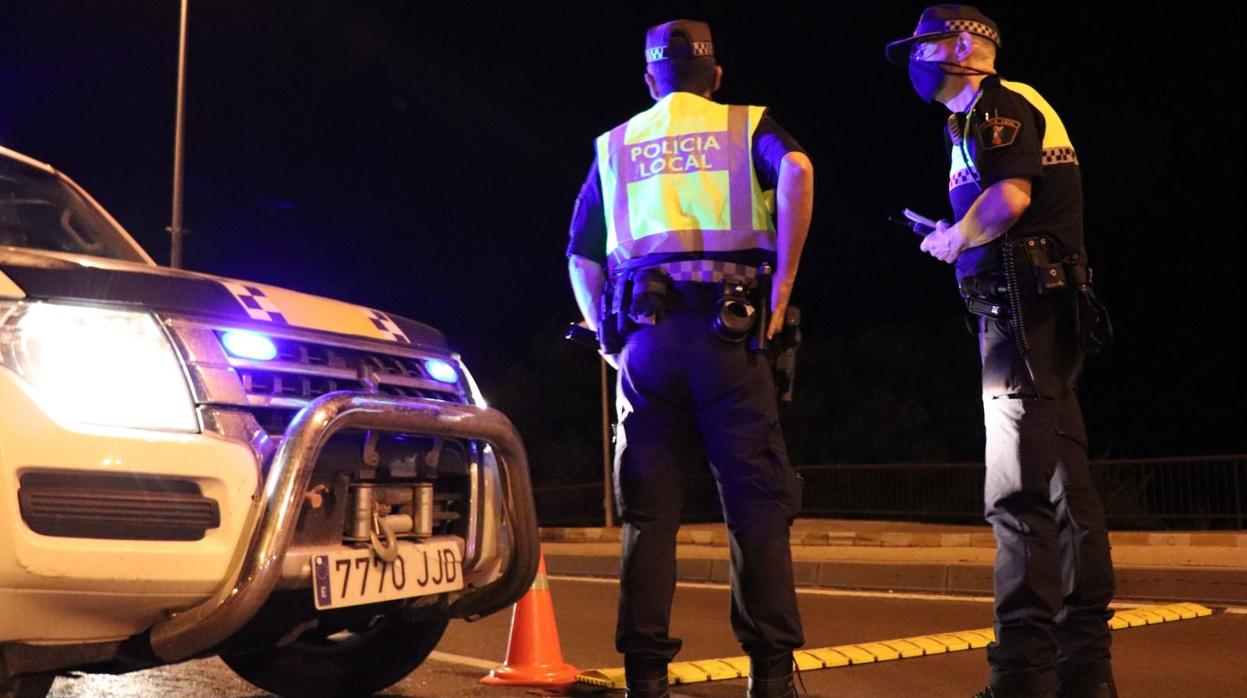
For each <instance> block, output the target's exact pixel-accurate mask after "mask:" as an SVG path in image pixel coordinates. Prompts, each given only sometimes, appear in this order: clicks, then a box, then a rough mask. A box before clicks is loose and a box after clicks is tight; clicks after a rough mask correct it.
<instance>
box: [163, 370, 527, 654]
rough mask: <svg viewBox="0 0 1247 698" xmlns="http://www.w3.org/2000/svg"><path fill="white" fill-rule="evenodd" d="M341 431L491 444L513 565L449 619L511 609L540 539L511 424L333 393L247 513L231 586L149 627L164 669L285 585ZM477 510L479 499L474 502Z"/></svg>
mask: <svg viewBox="0 0 1247 698" xmlns="http://www.w3.org/2000/svg"><path fill="white" fill-rule="evenodd" d="M343 429H371V430H375V431H388V432H401V433H412V434H422V435H427V436H444V437H450V438H461V439H477V440H481V441H485V442H487V443H489V444H491V445H492V446H493V448H494V451H495V455H496V456H497V459H498V462H499V465H500V473H499V475H500V477H501V478H502V480H503V487H502V489H503V496H504V498H505V499H504V502H505V506H506V515H507V516H508V517H509V518H510V523H511V531H512V533H513V535H514V538H515V539H514V545H513V547H512V553H511V556H512V559H511V564H510V565H509V566H508V569H507V571H506V572H505V573H504V574H503V577H502V578H501V579H499V580H498V581H497V582H495V583H494V584H491V585H489V586H487V587H485V588H484V589H482V590H480V591H478V592H476V593H474V594H472V595H470V596H467V597H464V598H462V599H460V600H459V601H458V602H456V604H455V605H454V606H453V607H452V609H451V610H452V612H453V613H454V614H455V615H457V616H461V617H469V618H474V617H479V616H481V615H485V614H487V613H492V612H493V611H496V610H500V609H501V608H505V607H506V606H508V605H510V604H511V603H514V602H515V601H516V600H517V599H519V598H520V596H522V595H523V594H524V592H525V591H526V590H527V589H528V587H529V586H530V585H531V584H532V581H533V579H534V577H536V575H537V558H538V555H539V548H538V546H539V542H538V533H537V517H536V511H535V508H534V505H533V494H532V485H531V482H530V480H529V475H528V458H527V456H526V455H525V453H524V445H523V443H522V442H521V440H520V436H519V434H518V433H517V432H516V430H515V427H514V426H513V425H512V424H511V421H510V420H509V419H507V417H506V416H505V415H504V414H502V413H501V412H499V411H497V410H494V409H490V408H485V407H476V406H473V405H460V404H455V403H447V402H439V401H436V400H427V399H422V398H395V397H387V396H383V395H375V394H370V393H355V392H334V393H329V394H326V395H322V396H321V397H319V398H317V399H315V400H313V401H312V402H311V403H309V404H308V406H307V407H305V408H303V409H302V410H300V411H299V413H298V414H297V415H295V417H294V420H293V421H292V422H291V423H290V426H289V428H287V429H286V433H285V437H284V438H283V439H282V443H281V447H280V448H279V449H278V451H277V454H276V455H275V456H274V457H273V459H272V462H271V464H270V465H269V468H268V475H267V477H266V478H265V481H264V487H263V490H262V492H261V493H259V496H258V497H257V498H256V500H255V502H254V504H253V506H252V508H251V512H250V514H249V515H248V518H247V523H246V529H247V530H249V531H250V535H249V536H244V538H243V540H245V541H246V545H243V544H241V542H240V544H239V545H238V546H237V548H236V549H235V552H234V556H233V558H232V559H231V560H230V564H229V569H228V571H227V575H226V580H227V581H226V583H225V584H223V585H222V586H221V588H220V589H219V590H218V591H217V592H216V593H215V594H214V595H213V596H212V598H210V599H208V600H207V601H204V602H203V603H201V604H199V605H198V606H194V607H192V608H189V609H187V610H186V611H183V612H181V613H178V614H176V615H174V616H172V617H170V618H168V619H166V620H163V621H161V622H159V623H157V624H156V625H155V626H154V627H152V629H151V631H150V633H149V637H150V643H151V649H152V652H153V653H155V655H156V656H157V657H159V658H160V659H162V660H164V661H166V662H176V661H181V660H183V659H187V658H189V657H192V656H194V655H196V654H198V653H200V652H203V651H204V650H207V649H209V648H211V647H214V646H216V645H217V644H219V643H221V642H222V641H224V640H225V639H227V638H229V637H230V636H231V635H233V634H234V633H236V632H238V630H239V629H240V628H242V627H243V626H244V625H246V623H247V622H248V621H250V620H251V618H252V617H253V616H255V614H256V612H257V611H258V610H259V609H260V607H261V606H262V605H263V604H264V602H265V601H266V600H267V599H268V597H269V595H270V594H271V593H272V591H273V589H274V588H275V587H276V586H277V583H278V581H279V580H280V578H281V569H282V559H283V558H284V557H285V554H286V550H287V549H288V548H289V547H290V542H291V540H292V539H293V537H294V529H295V523H296V521H297V520H298V517H299V511H300V508H301V507H302V505H303V493H304V492H306V491H307V488H308V484H309V482H310V480H311V476H312V471H313V470H314V469H315V467H316V461H317V459H318V458H319V456H320V451H321V448H322V447H323V446H324V444H325V442H326V441H328V439H329V438H330V437H331V436H333V435H334V434H335V433H337V432H339V431H341V430H343ZM473 504H474V505H475V502H474V503H473Z"/></svg>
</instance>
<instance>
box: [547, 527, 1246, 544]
mask: <svg viewBox="0 0 1247 698" xmlns="http://www.w3.org/2000/svg"><path fill="white" fill-rule="evenodd" d="M620 533H621V531H620V529H618V528H558V527H555V528H542V529H541V540H542V541H544V542H547V543H553V542H557V543H617V542H619V540H620ZM789 542H790V543H791V544H792V545H810V546H866V547H884V548H887V547H896V548H994V547H996V539H995V537H994V536H993V535H992V533H991V532H990V531H987V532H983V533H905V532H887V533H882V532H881V533H861V532H855V531H827V532H825V533H793V534H792V536H791V538H790V539H789ZM1109 542H1110V543H1111V544H1112V545H1114V546H1118V545H1121V546H1170V547H1222V548H1247V533H1205V532H1198V533H1154V532H1149V531H1119V532H1110V533H1109ZM676 543H678V544H681V545H709V546H714V547H721V548H725V547H727V544H728V542H727V532H726V531H724V530H715V531H704V530H697V529H680V531H679V532H678V533H677V534H676Z"/></svg>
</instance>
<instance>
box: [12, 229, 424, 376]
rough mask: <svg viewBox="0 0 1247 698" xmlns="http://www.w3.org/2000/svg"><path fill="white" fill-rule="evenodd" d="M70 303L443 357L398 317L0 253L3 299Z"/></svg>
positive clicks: (414, 325)
mask: <svg viewBox="0 0 1247 698" xmlns="http://www.w3.org/2000/svg"><path fill="white" fill-rule="evenodd" d="M6 298H8V299H23V298H26V299H35V300H67V301H76V302H93V303H103V304H108V305H120V306H130V307H133V308H136V309H137V308H143V309H150V310H157V311H163V312H169V313H174V314H179V315H187V316H195V317H202V318H211V319H215V320H221V321H225V322H229V323H231V324H235V325H238V326H246V327H252V328H258V329H261V330H264V329H268V330H274V331H276V330H280V329H281V328H287V327H289V328H297V329H302V330H312V331H318V332H330V333H334V334H339V335H346V336H350V337H357V338H364V339H370V340H375V341H379V342H386V343H390V344H400V345H406V344H411V345H418V346H422V347H425V348H428V349H433V350H438V351H442V352H445V351H448V349H447V346H446V339H445V337H444V336H443V335H442V333H441V332H439V331H437V330H436V329H434V328H432V327H429V326H428V325H425V324H423V323H419V322H416V321H414V320H409V319H407V318H404V317H401V316H399V315H393V314H390V313H384V312H382V311H379V310H376V309H373V308H367V307H364V306H361V305H352V304H350V303H344V302H342V301H336V300H333V299H331V298H323V297H320V296H313V295H310V294H306V293H299V292H298V291H291V290H289V289H285V288H280V287H278V286H269V285H267V284H258V283H255V282H252V281H243V280H240V279H230V278H225V277H220V276H213V275H210V274H201V273H198V272H192V271H185V270H180V269H170V268H168V267H159V266H153V265H149V264H140V263H134V262H122V261H116V260H111V259H104V258H100V257H90V256H86V255H75V254H65V253H60V252H47V251H43V250H31V249H26V248H16V247H0V299H6Z"/></svg>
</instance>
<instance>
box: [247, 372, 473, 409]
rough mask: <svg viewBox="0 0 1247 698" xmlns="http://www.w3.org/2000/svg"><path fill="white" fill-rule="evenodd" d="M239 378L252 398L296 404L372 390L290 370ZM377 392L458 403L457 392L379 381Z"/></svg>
mask: <svg viewBox="0 0 1247 698" xmlns="http://www.w3.org/2000/svg"><path fill="white" fill-rule="evenodd" d="M238 377H239V378H240V379H241V380H242V385H243V390H244V391H245V392H246V393H247V394H248V395H256V396H268V397H276V398H293V399H295V400H313V399H315V398H318V397H320V396H321V395H324V394H326V393H332V392H334V391H337V390H368V387H367V384H366V383H365V382H364V381H362V380H359V379H355V378H346V377H342V376H320V375H308V374H306V373H303V372H302V371H293V370H291V369H290V368H289V367H285V366H279V365H274V367H273V368H253V367H241V368H238ZM376 389H377V390H376V391H377V392H378V393H380V394H382V395H394V396H397V397H425V398H431V399H434V400H446V401H448V402H456V401H458V400H457V398H458V396H457V395H456V394H455V392H454V391H453V390H428V389H422V388H415V387H410V386H403V385H394V384H389V383H381V382H380V381H378V385H377V386H376Z"/></svg>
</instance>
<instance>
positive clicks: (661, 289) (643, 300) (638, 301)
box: [628, 267, 671, 325]
mask: <svg viewBox="0 0 1247 698" xmlns="http://www.w3.org/2000/svg"><path fill="white" fill-rule="evenodd" d="M670 289H671V276H670V275H668V274H667V272H666V270H665V269H662V268H660V267H648V268H645V269H638V270H636V271H634V272H632V284H631V294H630V296H631V297H630V298H629V299H628V319H629V320H631V321H632V322H634V323H636V324H637V325H656V324H658V322H659V321H660V320H662V319H663V318H664V317H665V316H666V315H667V293H668V291H670Z"/></svg>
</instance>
